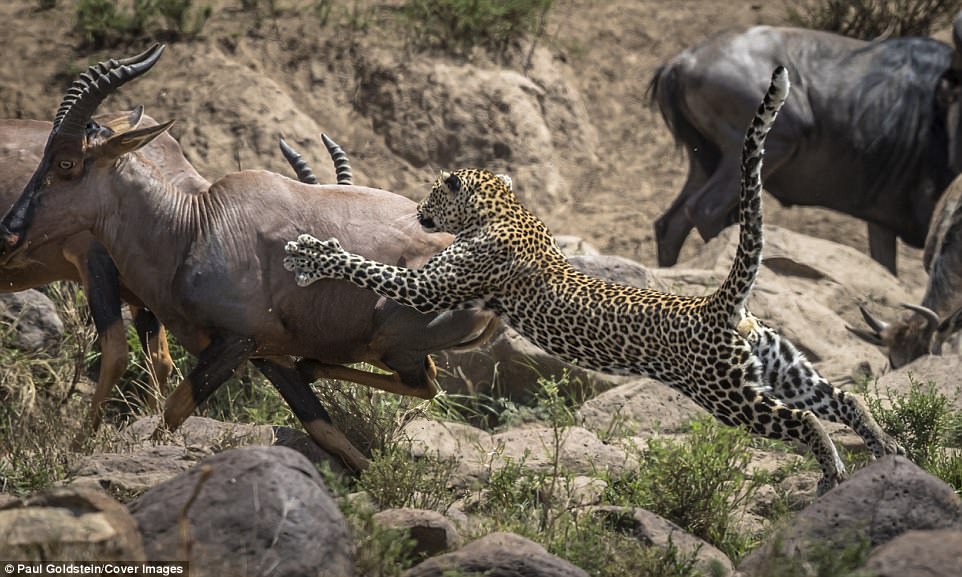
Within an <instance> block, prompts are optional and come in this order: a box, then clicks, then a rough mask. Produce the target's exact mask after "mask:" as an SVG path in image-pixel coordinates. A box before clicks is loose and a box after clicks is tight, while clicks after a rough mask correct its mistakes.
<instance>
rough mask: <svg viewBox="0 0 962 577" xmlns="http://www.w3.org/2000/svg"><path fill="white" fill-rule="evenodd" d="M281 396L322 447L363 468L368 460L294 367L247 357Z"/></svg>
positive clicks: (356, 466)
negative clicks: (342, 430)
mask: <svg viewBox="0 0 962 577" xmlns="http://www.w3.org/2000/svg"><path fill="white" fill-rule="evenodd" d="M251 363H252V364H253V365H254V366H255V367H257V370H259V371H260V372H261V373H263V375H264V376H265V377H267V378H268V379H269V380H270V381H271V383H272V384H273V385H274V386H275V387H277V390H278V391H279V392H280V393H281V396H282V397H284V400H285V401H286V402H287V404H288V405H289V406H290V407H291V410H292V411H294V416H296V417H297V419H298V420H299V421H300V422H301V423H302V424H303V425H304V429H305V430H307V433H308V434H309V435H310V436H311V438H312V439H314V442H315V443H317V444H318V446H320V447H321V448H322V449H324V450H326V451H328V452H330V453H333V454H335V455H337V456H338V457H340V458H341V459H343V460H344V462H345V463H346V464H347V465H348V466H349V467H351V468H352V469H354V470H355V471H361V470H364V469H366V468H367V466H368V460H367V458H366V457H365V456H364V455H363V454H361V452H360V451H358V450H357V448H356V447H355V446H354V445H353V444H352V443H351V442H350V441H349V440H348V439H347V437H345V436H344V433H342V432H341V431H339V430H337V428H336V427H335V426H334V424H333V423H332V422H331V417H330V415H328V413H327V411H326V410H325V409H324V406H323V405H322V404H321V402H320V401H319V400H318V399H317V396H316V395H315V394H314V392H313V391H312V390H311V387H310V383H309V382H308V381H306V380H304V378H303V376H302V375H301V374H300V373H299V372H298V370H297V369H296V368H294V367H286V366H283V365H281V364H279V363H276V362H274V361H272V360H270V359H251Z"/></svg>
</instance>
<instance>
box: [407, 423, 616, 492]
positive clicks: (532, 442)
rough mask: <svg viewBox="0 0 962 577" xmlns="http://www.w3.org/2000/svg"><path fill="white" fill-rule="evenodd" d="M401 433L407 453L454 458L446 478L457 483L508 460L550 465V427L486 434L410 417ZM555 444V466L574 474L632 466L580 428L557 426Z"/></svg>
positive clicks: (467, 482)
mask: <svg viewBox="0 0 962 577" xmlns="http://www.w3.org/2000/svg"><path fill="white" fill-rule="evenodd" d="M403 433H404V435H406V437H407V438H408V439H409V440H410V441H411V453H412V455H414V456H425V455H427V456H431V457H437V458H440V459H447V460H451V461H455V462H457V463H458V469H457V471H456V472H455V474H454V476H453V478H452V483H453V484H455V485H457V486H471V485H475V484H477V483H480V482H483V481H484V480H486V479H487V478H488V476H489V475H490V474H491V472H492V471H496V470H499V469H501V468H502V467H504V465H505V464H506V463H508V462H511V463H521V462H523V463H524V465H525V466H526V467H528V468H531V469H534V470H540V471H547V470H549V469H550V468H551V467H552V466H553V464H554V450H555V449H554V447H555V439H554V433H555V431H554V429H553V428H551V427H528V428H522V429H511V430H508V431H505V432H503V433H498V434H496V435H492V434H490V433H487V432H485V431H482V430H480V429H478V428H476V427H471V426H469V425H464V424H461V423H445V422H440V421H433V420H430V419H414V420H413V421H412V422H411V423H409V424H408V425H406V426H405V428H404V430H403ZM559 449H560V455H559V459H558V462H559V466H560V467H561V468H562V469H563V470H564V471H565V472H566V473H570V474H573V475H575V476H577V475H579V474H581V475H596V474H597V472H598V471H600V470H604V469H608V470H610V471H612V473H613V474H618V473H619V472H620V471H622V470H623V469H624V468H625V467H631V466H634V465H635V458H634V457H632V456H630V455H629V454H628V452H627V451H626V450H625V449H623V448H622V447H619V446H615V445H606V444H604V443H603V442H601V440H600V439H598V437H597V436H596V435H595V434H594V433H592V432H591V431H589V430H587V429H584V428H582V427H567V428H565V429H563V430H562V431H561V438H560V446H559ZM587 494H590V491H589V493H586V495H587Z"/></svg>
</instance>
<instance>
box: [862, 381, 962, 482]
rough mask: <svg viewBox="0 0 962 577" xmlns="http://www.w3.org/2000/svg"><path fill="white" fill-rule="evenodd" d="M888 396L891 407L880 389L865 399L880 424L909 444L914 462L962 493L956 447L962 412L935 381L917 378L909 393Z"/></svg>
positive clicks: (961, 457)
mask: <svg viewBox="0 0 962 577" xmlns="http://www.w3.org/2000/svg"><path fill="white" fill-rule="evenodd" d="M885 396H887V397H888V398H889V401H890V404H891V406H890V407H886V406H884V405H883V403H882V396H881V394H880V393H879V391H878V388H876V389H875V394H874V395H867V396H866V399H865V401H866V404H867V405H868V407H869V409H870V410H871V411H872V413H873V414H874V415H875V419H876V420H877V421H878V423H879V425H880V426H881V427H882V428H883V429H884V430H885V431H886V432H888V433H889V434H890V435H891V436H892V437H893V438H894V439H895V440H896V441H898V442H899V443H900V444H901V445H902V446H903V447H905V452H906V456H907V457H908V458H909V459H911V460H912V462H914V463H915V464H917V465H918V466H920V467H922V468H923V469H925V470H927V471H929V472H930V473H932V474H933V475H935V476H937V477H939V478H940V479H942V480H943V481H945V482H946V483H948V484H950V485H951V486H952V487H954V488H955V490H956V491H957V492H960V493H962V455H960V454H959V451H957V450H954V449H957V448H958V445H959V441H960V439H959V430H960V428H962V412H959V411H955V410H953V408H952V403H951V400H950V399H949V398H948V397H946V396H945V395H943V394H942V393H941V392H939V390H938V389H937V388H936V386H935V383H927V384H924V385H923V384H922V383H919V382H917V381H915V380H914V379H913V380H911V381H910V383H909V390H908V393H906V394H901V393H899V392H897V391H893V390H892V389H886V391H885Z"/></svg>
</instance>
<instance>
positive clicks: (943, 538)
mask: <svg viewBox="0 0 962 577" xmlns="http://www.w3.org/2000/svg"><path fill="white" fill-rule="evenodd" d="M960 553H962V529H938V530H933V531H909V532H907V533H903V534H902V535H899V536H898V537H896V538H895V539H892V540H891V541H889V542H888V543H886V544H884V545H882V546H881V547H879V548H878V549H876V550H875V551H873V552H872V554H871V555H870V556H869V558H868V561H866V563H865V566H864V569H865V570H867V571H868V572H869V574H871V575H874V576H875V577H958V576H959V575H962V554H960Z"/></svg>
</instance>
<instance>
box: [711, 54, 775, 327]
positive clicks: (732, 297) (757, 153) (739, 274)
mask: <svg viewBox="0 0 962 577" xmlns="http://www.w3.org/2000/svg"><path fill="white" fill-rule="evenodd" d="M788 89H789V82H788V71H787V70H786V69H785V67H784V66H779V67H778V68H776V69H775V72H773V73H772V83H771V85H770V86H769V87H768V92H766V93H765V98H764V99H763V100H762V103H761V105H760V106H759V107H758V111H756V112H755V117H754V118H752V123H751V125H750V126H749V127H748V132H746V133H745V143H744V146H743V147H742V177H741V193H740V195H739V199H738V222H739V225H740V229H739V231H738V251H737V252H736V254H735V262H734V263H733V264H732V268H731V271H729V273H728V278H726V279H725V282H724V283H722V285H721V287H719V288H718V290H717V291H715V294H713V295H712V297H711V299H712V302H713V305H714V308H715V310H717V311H718V312H721V313H722V314H727V315H731V317H732V319H733V322H737V320H735V319H737V315H738V314H739V312H740V311H741V310H742V308H743V307H744V306H745V301H747V300H748V295H749V293H751V290H752V286H753V285H754V284H755V278H756V277H757V276H758V269H759V268H760V267H761V264H762V244H763V242H762V159H763V157H764V156H765V138H766V137H767V136H768V132H769V131H770V130H771V128H772V124H773V123H774V122H775V117H776V116H777V115H778V111H779V110H780V109H781V108H782V105H783V104H784V103H785V99H786V98H787V97H788Z"/></svg>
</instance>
